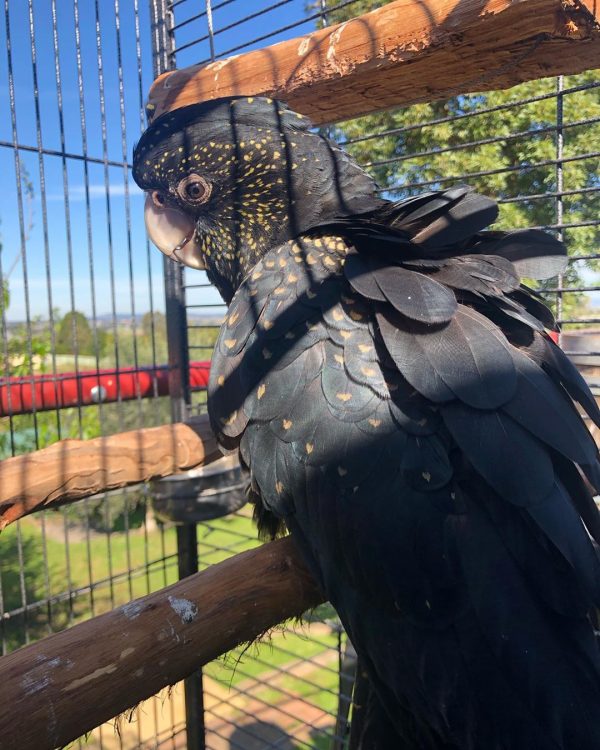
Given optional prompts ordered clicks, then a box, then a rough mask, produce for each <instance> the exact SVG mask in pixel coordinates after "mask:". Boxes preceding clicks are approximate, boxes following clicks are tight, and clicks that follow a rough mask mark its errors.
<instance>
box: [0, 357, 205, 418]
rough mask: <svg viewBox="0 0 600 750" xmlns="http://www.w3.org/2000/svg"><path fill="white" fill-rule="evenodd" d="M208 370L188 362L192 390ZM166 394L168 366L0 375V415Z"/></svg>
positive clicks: (198, 386)
mask: <svg viewBox="0 0 600 750" xmlns="http://www.w3.org/2000/svg"><path fill="white" fill-rule="evenodd" d="M209 370H210V362H191V363H190V386H191V388H192V390H196V391H198V390H202V389H204V388H206V387H207V385H208V374H209ZM168 395H169V368H168V365H160V366H158V367H139V368H135V367H124V368H121V369H119V370H114V369H108V370H86V371H85V372H79V373H75V372H64V373H57V374H52V375H49V374H45V375H32V376H25V377H11V378H0V417H8V416H11V415H15V414H30V413H31V412H34V411H36V412H37V411H48V410H50V409H64V408H67V407H70V406H88V405H90V404H98V403H103V404H104V403H110V402H113V401H130V400H132V399H135V398H149V397H151V396H168Z"/></svg>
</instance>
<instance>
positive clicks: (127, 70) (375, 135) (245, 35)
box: [0, 0, 600, 750]
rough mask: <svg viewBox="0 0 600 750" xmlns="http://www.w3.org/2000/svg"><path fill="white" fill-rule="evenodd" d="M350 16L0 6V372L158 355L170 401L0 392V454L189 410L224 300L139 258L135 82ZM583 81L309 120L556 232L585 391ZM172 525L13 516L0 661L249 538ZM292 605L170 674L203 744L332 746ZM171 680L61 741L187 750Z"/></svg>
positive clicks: (592, 287) (589, 194) (152, 6)
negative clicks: (4, 397) (270, 629)
mask: <svg viewBox="0 0 600 750" xmlns="http://www.w3.org/2000/svg"><path fill="white" fill-rule="evenodd" d="M383 4H384V3H383V2H379V3H375V4H374V5H378V6H379V5H383ZM364 8H365V3H364V1H361V0H350V2H348V1H347V2H337V3H336V2H333V0H329V1H328V2H325V0H319V1H317V2H308V3H305V2H304V0H282V1H280V2H267V1H264V0H262V1H261V0H253V1H251V2H249V1H248V0H221V1H220V2H210V0H206V1H205V2H198V1H197V0H175V1H174V2H167V0H150V2H148V3H146V2H145V0H130V2H126V3H124V2H122V0H121V2H119V0H110V1H105V0H102V1H100V0H74V2H73V4H72V6H71V4H62V3H58V2H57V0H27V2H25V3H17V2H14V1H11V0H4V4H3V13H2V15H1V16H0V25H1V26H2V28H0V35H4V37H5V39H6V50H5V54H0V107H2V111H5V112H7V113H10V117H9V118H5V119H4V121H3V122H2V123H0V174H1V175H2V179H4V180H5V181H6V184H5V189H4V190H3V201H2V205H1V206H0V221H1V222H2V223H0V243H1V245H2V247H1V252H0V278H1V279H3V280H4V281H5V282H7V284H8V289H7V295H8V296H9V299H8V304H6V301H5V302H3V304H2V306H1V325H2V345H3V348H2V355H1V356H2V360H3V365H4V367H3V370H4V373H3V375H4V376H6V375H10V376H12V378H13V379H12V380H11V381H10V382H11V384H12V385H13V386H14V385H19V384H22V385H25V386H27V385H30V384H32V383H33V380H34V376H35V375H37V374H39V373H40V371H41V370H45V372H46V374H47V376H48V378H49V379H50V380H51V382H52V383H53V384H54V387H55V388H56V389H58V388H59V386H60V384H61V381H62V379H64V377H65V375H64V373H65V371H68V372H69V373H70V375H69V377H71V376H72V377H74V378H75V381H76V382H80V383H81V382H83V378H84V375H83V373H86V374H87V373H90V372H92V373H96V374H98V372H99V371H100V370H103V371H106V372H107V373H108V374H109V375H110V374H114V375H115V376H116V375H118V374H119V373H120V372H122V370H123V368H126V367H134V368H139V367H150V368H153V369H156V368H157V366H159V365H163V364H165V363H166V362H167V359H168V363H169V368H170V379H171V382H170V397H165V396H160V395H159V389H158V384H157V381H156V380H154V381H153V387H152V389H151V393H150V394H149V395H148V394H144V396H143V397H142V394H141V393H139V392H137V393H135V394H134V397H133V398H130V397H129V396H128V397H127V398H125V397H122V396H121V394H120V393H119V390H118V385H117V397H116V400H115V402H114V403H103V402H102V400H100V403H98V404H94V405H91V406H80V405H78V406H74V407H71V408H69V409H65V408H54V409H47V408H45V407H44V405H43V404H39V403H36V402H35V399H34V402H33V404H32V405H31V410H30V413H28V414H13V415H10V412H11V395H10V391H11V389H8V401H9V404H8V407H9V408H8V412H9V416H5V417H2V418H1V421H0V448H1V450H2V451H3V454H2V455H3V457H6V456H8V455H12V454H18V453H23V452H27V451H30V450H35V449H37V448H41V447H44V446H45V445H48V444H49V443H51V442H53V441H54V440H56V439H59V438H61V437H84V438H85V437H92V436H95V435H97V434H110V433H112V432H118V431H122V430H124V429H128V428H132V427H137V426H150V425H154V424H161V423H166V422H167V421H169V419H170V418H171V417H172V418H174V419H177V420H179V419H183V418H185V417H187V416H189V415H191V414H193V413H198V412H201V411H204V410H205V403H206V397H205V393H204V392H203V391H199V392H192V391H191V388H190V383H189V380H188V378H187V377H186V376H185V374H186V372H187V365H188V363H189V361H190V360H205V359H208V358H209V356H210V351H211V348H212V342H213V341H214V338H215V335H216V331H217V330H218V325H219V323H220V321H221V320H222V317H223V313H224V309H223V307H222V306H221V305H220V302H219V300H218V297H217V295H216V293H215V292H214V290H213V289H212V288H211V287H210V286H209V284H208V283H207V281H206V279H205V277H204V276H203V274H201V273H198V272H190V271H183V270H182V269H181V268H178V267H177V266H175V265H173V264H170V263H164V265H163V261H162V260H161V259H160V257H159V254H158V253H157V252H156V251H155V250H154V249H153V248H150V247H149V246H148V242H147V240H146V238H145V233H144V230H143V225H142V221H141V208H142V204H141V196H140V195H139V191H137V188H136V187H135V185H134V184H133V183H132V182H131V179H130V164H129V159H130V156H131V152H132V147H133V144H134V142H135V140H136V139H137V138H138V137H139V134H140V132H141V131H142V130H143V128H144V125H145V120H144V95H145V92H147V90H148V88H149V85H150V83H151V81H152V79H153V77H154V76H155V75H156V74H158V73H160V72H163V71H165V70H169V69H172V68H174V67H185V66H186V65H190V64H194V63H198V62H207V61H210V60H214V59H219V58H223V57H226V56H228V55H231V54H239V53H242V52H244V51H248V50H250V49H253V48H257V47H262V46H265V45H268V44H272V43H275V42H277V41H281V40H283V39H288V38H292V37H295V36H298V35H301V34H303V33H308V32H310V31H311V30H313V29H314V28H315V27H316V26H321V25H327V24H329V23H335V22H337V21H338V20H342V15H341V14H347V15H353V14H357V13H359V12H362V11H363V10H364ZM599 89H600V76H598V75H597V74H594V73H589V74H586V75H584V76H571V77H569V78H562V77H560V78H558V79H555V80H545V81H544V82H537V83H536V84H525V85H523V86H521V87H517V88H515V89H513V90H511V91H509V92H506V93H505V94H503V96H502V97H501V98H500V99H498V98H497V97H496V98H494V97H493V96H491V95H490V94H485V95H480V96H477V95H474V96H470V97H460V98H458V99H457V100H452V101H451V102H447V103H439V104H435V105H418V106H416V107H413V108H409V109H405V110H399V111H397V112H389V113H384V114H383V115H381V116H373V117H369V118H363V119H361V120H358V121H352V122H348V123H341V124H338V125H336V126H334V127H330V128H328V129H327V131H326V132H327V133H328V134H329V135H331V136H332V137H334V138H336V139H337V140H338V141H340V142H342V143H344V144H345V145H346V147H347V148H349V149H350V150H352V152H353V153H354V154H355V156H356V157H357V158H358V159H359V161H360V162H361V163H362V164H363V165H364V166H365V168H367V169H369V170H370V171H372V172H373V173H374V175H375V176H376V177H377V178H378V180H379V182H380V184H381V185H382V193H383V194H384V195H386V196H388V197H391V198H400V197H403V196H408V195H413V194H416V193H418V192H420V191H423V190H428V189H436V188H438V187H445V186H449V185H451V184H455V183H467V184H471V185H473V186H474V187H476V188H477V189H479V190H481V191H482V192H489V193H490V194H492V195H499V196H500V201H499V202H500V205H501V221H505V222H507V223H510V222H511V221H512V222H513V223H515V222H516V223H515V226H539V227H542V228H544V229H547V230H549V231H552V232H555V233H557V234H558V235H559V236H561V237H562V238H563V239H564V240H565V241H566V243H567V245H568V246H570V248H571V259H570V266H569V271H568V272H567V273H566V274H565V275H564V276H563V277H561V278H558V279H555V280H553V281H552V282H551V283H550V284H548V285H547V286H546V288H545V289H544V290H542V291H543V293H544V294H545V295H547V297H548V299H549V300H550V301H551V302H552V303H553V304H554V306H555V309H556V312H557V314H558V317H559V319H560V320H561V322H562V323H563V331H564V333H563V334H562V345H563V347H564V348H565V349H566V350H567V352H569V353H570V354H572V355H573V357H574V359H575V361H576V362H577V363H578V365H579V366H581V367H582V368H583V370H584V374H586V375H587V376H588V378H589V379H590V382H591V384H592V386H593V387H594V388H595V389H596V390H597V388H598V385H597V381H596V373H597V369H596V368H597V358H598V356H600V349H599V347H600V341H599V339H598V335H599V334H597V333H596V331H598V330H600V329H598V328H597V326H598V325H599V324H600V311H599V308H598V302H599V298H598V290H599V289H600V286H599V284H598V276H597V265H596V261H598V260H599V259H600V248H599V247H598V224H599V221H600V219H599V218H598V217H600V201H599V192H600V184H599V183H598V178H597V176H596V175H597V174H598V167H599V166H600V96H599ZM163 280H164V291H163ZM3 294H5V293H4V291H3ZM4 299H5V300H6V297H4ZM163 310H164V311H165V312H166V321H165V319H164V317H163V316H162V315H161V313H162V311H163ZM76 312H83V317H84V318H85V319H86V320H87V323H88V326H87V328H86V327H85V326H84V325H83V323H82V322H81V320H80V319H79V318H78V317H77V315H75V313H76ZM68 313H71V315H68ZM65 321H66V322H65ZM167 340H168V347H167ZM17 352H18V354H17ZM598 382H600V381H598ZM99 383H100V379H99V375H98V384H99ZM117 383H118V380H117ZM75 508H76V510H75ZM188 531H189V530H188ZM184 536H185V535H183V534H181V533H176V532H175V530H174V529H173V527H172V526H170V525H169V524H165V523H162V522H160V521H159V522H158V523H157V522H156V520H155V518H154V514H153V513H152V498H151V490H150V489H149V488H144V489H142V490H137V489H136V490H133V491H130V492H126V493H123V492H114V493H106V494H105V495H104V496H102V497H100V498H92V499H89V500H86V501H82V502H81V503H78V504H77V505H76V506H73V507H72V508H66V509H62V510H60V511H59V512H52V513H50V512H48V513H42V514H38V515H36V516H35V517H34V518H33V519H26V520H24V521H22V522H19V523H17V524H15V526H14V527H13V528H11V529H10V530H9V531H7V532H5V533H4V534H3V535H2V537H1V538H0V638H1V642H2V653H7V652H8V651H10V650H12V649H14V648H15V647H17V646H18V645H21V644H23V643H27V642H30V641H32V640H35V639H37V638H40V637H43V636H44V635H45V634H47V633H49V632H52V631H54V630H56V629H61V628H63V627H66V626H68V625H70V624H72V623H74V622H76V621H79V620H80V619H83V618H85V617H89V616H93V615H94V614H99V613H100V612H102V611H105V610H106V609H109V608H113V607H114V606H118V605H119V604H121V603H124V602H126V601H129V600H130V599H131V598H133V597H135V596H140V595H142V594H144V593H147V592H149V591H151V590H155V589H156V588H159V587H161V586H164V585H166V584H168V583H171V582H173V581H174V580H175V579H176V578H177V576H178V573H179V572H181V566H182V556H185V555H189V553H190V550H191V548H194V550H195V551H197V553H198V558H199V564H200V567H204V566H206V565H209V564H211V563H213V562H217V561H218V560H221V559H223V558H224V557H227V556H229V555H232V554H235V553H236V552H238V551H241V550H243V549H247V548H248V547H249V546H252V545H254V544H255V543H256V541H255V531H254V529H253V527H252V525H251V522H250V519H249V513H248V511H247V510H245V509H244V510H242V511H241V512H239V513H238V514H236V515H235V516H233V517H228V518H226V519H224V520H218V521H213V522H209V523H203V524H200V525H199V526H198V527H197V529H194V532H193V534H190V533H188V534H187V537H186V538H183V537H184ZM186 545H187V548H186ZM315 619H317V622H316V623H314V624H311V625H310V627H308V626H303V627H301V628H300V629H299V630H298V629H297V628H287V627H286V628H282V629H281V630H280V631H277V632H275V633H274V634H273V636H272V638H271V641H270V644H268V645H266V646H263V647H261V648H260V649H256V648H252V649H250V650H248V651H246V652H244V653H241V652H240V651H238V652H235V653H233V654H231V655H229V656H228V657H226V659H225V660H224V663H218V664H214V665H209V667H208V668H207V669H206V670H205V673H204V674H203V675H200V674H197V675H196V676H195V677H193V678H192V680H191V682H190V684H188V685H187V686H186V692H187V695H188V698H190V697H193V696H194V695H195V696H196V697H198V695H199V693H198V691H199V690H201V693H200V695H201V696H202V697H203V704H204V705H203V708H204V712H203V713H204V724H205V727H204V729H205V732H206V737H205V747H206V748H209V749H210V750H219V749H220V748H263V747H264V748H290V749H291V748H305V747H316V748H336V750H337V749H338V748H341V747H342V746H343V739H344V737H343V735H344V731H345V729H344V722H343V721H339V719H340V717H339V716H338V707H339V705H340V703H341V705H342V707H343V708H347V705H348V701H349V692H350V687H349V679H348V675H347V674H346V667H347V666H348V665H347V664H344V660H343V656H344V653H345V648H346V644H345V639H344V636H343V633H342V632H341V629H340V628H339V624H338V623H337V620H336V618H335V616H334V613H333V612H332V611H329V610H323V611H320V612H317V614H316V616H315ZM194 690H196V692H194ZM183 692H184V691H183V689H182V688H181V686H177V688H176V689H175V690H174V691H173V692H170V693H165V694H164V695H162V696H161V697H160V698H159V699H157V700H154V701H151V702H149V703H147V704H145V705H144V706H142V707H141V708H139V709H136V710H135V711H134V713H133V719H134V721H133V723H131V724H126V723H122V724H121V733H120V734H115V732H114V731H113V729H112V727H110V726H107V725H105V726H103V727H100V728H98V730H96V731H95V732H94V733H92V735H90V737H88V738H86V739H82V740H80V741H79V742H78V743H76V746H79V747H99V748H113V747H120V748H134V747H145V748H150V747H173V748H175V747H184V746H186V743H187V746H188V747H193V748H195V747H201V746H202V742H203V739H202V723H201V714H202V711H200V710H199V708H200V707H199V705H196V706H195V709H196V710H190V705H189V704H190V701H189V700H188V707H187V708H188V712H187V717H186V714H185V710H184V708H183V704H184V701H183ZM340 696H341V700H340ZM343 713H344V711H342V714H343ZM342 718H343V717H342ZM336 720H338V723H337V725H336ZM186 723H187V727H186ZM186 729H187V732H186Z"/></svg>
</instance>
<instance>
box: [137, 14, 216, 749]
mask: <svg viewBox="0 0 600 750" xmlns="http://www.w3.org/2000/svg"><path fill="white" fill-rule="evenodd" d="M150 13H151V20H152V43H153V54H154V74H155V76H158V75H160V74H161V73H164V72H165V71H166V70H170V69H172V68H173V67H175V55H174V53H173V49H174V43H173V42H174V40H173V17H172V11H171V10H169V9H168V8H167V4H166V1H165V0H150ZM163 269H164V280H165V295H166V321H167V341H168V351H169V393H170V398H171V418H172V419H173V421H181V420H183V419H185V418H186V417H187V416H188V415H189V412H190V401H191V398H190V396H191V394H190V384H189V347H188V335H187V333H188V332H187V316H186V309H185V284H184V276H183V273H184V272H183V268H182V267H181V266H179V265H176V264H175V263H173V262H172V261H169V260H168V259H167V258H165V259H164V260H163ZM177 556H178V565H179V575H180V577H181V576H184V575H189V574H190V573H192V572H196V571H197V570H198V547H197V538H196V527H195V525H193V524H186V525H185V526H183V527H181V528H180V527H178V529H177ZM184 688H185V715H186V733H187V747H188V749H189V750H204V748H205V733H204V705H203V687H202V670H200V669H198V670H197V671H196V672H194V674H192V675H190V676H189V677H188V678H187V679H186V680H185V682H184Z"/></svg>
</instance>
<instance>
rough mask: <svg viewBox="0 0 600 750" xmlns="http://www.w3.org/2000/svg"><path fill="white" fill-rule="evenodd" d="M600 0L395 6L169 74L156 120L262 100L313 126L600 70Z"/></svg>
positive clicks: (159, 91) (449, 0) (410, 1)
mask: <svg viewBox="0 0 600 750" xmlns="http://www.w3.org/2000/svg"><path fill="white" fill-rule="evenodd" d="M599 19H600V3H599V2H598V0H425V1H423V0H398V2H392V3H390V4H389V5H385V6H384V7H383V8H379V9H378V10H374V11H372V12H371V13H367V14H365V15H363V16H359V17H358V18H355V19H353V20H351V21H348V22H346V23H343V24H339V25H336V26H330V27H328V28H325V29H321V30H319V31H315V32H313V33H312V34H308V35H307V36H304V37H299V38H297V39H292V40H291V41H287V42H281V43H279V44H274V45H272V46H271V47H266V48H264V49H260V50H256V51H252V52H247V53H245V54H242V55H237V56H235V57H230V58H228V59H225V60H219V61H217V62H214V63H210V64H208V65H203V66H192V67H189V68H184V69H182V70H178V71H174V72H171V73H165V74H163V75H162V76H160V77H159V78H157V79H156V81H155V82H154V84H153V86H152V88H151V90H150V95H149V100H148V106H149V109H148V111H149V113H150V115H152V116H153V117H155V116H157V115H160V114H162V113H163V112H166V111H169V110H171V109H175V108H177V107H182V106H184V105H186V104H191V103H193V102H199V101H206V100H209V99H216V98H218V97H222V96H233V95H243V96H251V95H256V94H264V95H267V96H273V97H275V98H279V99H282V100H284V101H287V102H288V103H289V104H290V106H291V107H292V108H294V109H296V110H298V111H299V112H302V113H303V114H306V115H308V116H309V117H311V118H312V120H313V121H314V122H315V123H316V124H321V123H326V122H336V121H339V120H343V119H346V118H350V117H358V116H359V115H365V114H368V113H370V112H376V111H378V110H382V109H386V108H389V107H397V106H405V105H409V104H415V103H416V102H423V101H432V100H436V99H445V98H448V97H450V96H456V95H457V94H465V93H469V92H475V91H486V90H490V89H503V88H508V87H510V86H514V85H515V84H517V83H521V82H523V81H529V80H532V79H536V78H543V77H544V76H552V75H558V74H561V73H564V74H568V73H580V72H582V71H584V70H590V69H592V68H595V67H600V27H599V24H598V21H599Z"/></svg>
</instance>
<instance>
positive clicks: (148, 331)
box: [141, 310, 167, 338]
mask: <svg viewBox="0 0 600 750" xmlns="http://www.w3.org/2000/svg"><path fill="white" fill-rule="evenodd" d="M141 328H142V333H143V334H144V336H152V335H154V336H155V337H156V338H166V336H167V321H166V318H165V314H164V313H162V312H160V310H155V311H154V312H150V311H148V312H147V313H144V314H143V315H142V322H141Z"/></svg>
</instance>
